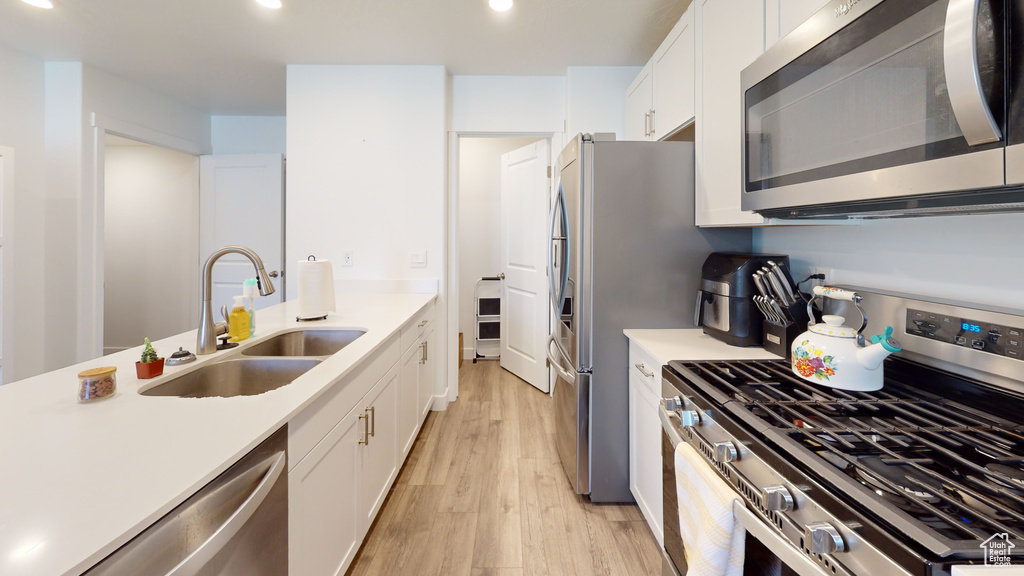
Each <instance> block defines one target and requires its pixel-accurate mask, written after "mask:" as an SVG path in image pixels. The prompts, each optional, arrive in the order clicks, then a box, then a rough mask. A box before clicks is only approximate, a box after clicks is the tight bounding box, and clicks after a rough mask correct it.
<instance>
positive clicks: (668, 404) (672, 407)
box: [665, 396, 683, 412]
mask: <svg viewBox="0 0 1024 576" xmlns="http://www.w3.org/2000/svg"><path fill="white" fill-rule="evenodd" d="M682 407H683V401H682V400H680V399H679V396H673V397H671V398H665V410H668V411H669V412H675V411H677V410H681V409H682Z"/></svg>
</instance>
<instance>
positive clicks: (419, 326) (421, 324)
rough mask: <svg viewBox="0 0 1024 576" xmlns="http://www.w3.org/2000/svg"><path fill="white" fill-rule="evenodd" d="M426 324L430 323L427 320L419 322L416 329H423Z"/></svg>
mask: <svg viewBox="0 0 1024 576" xmlns="http://www.w3.org/2000/svg"><path fill="white" fill-rule="evenodd" d="M428 322H430V321H429V320H424V321H422V322H420V323H419V324H417V325H416V327H417V328H423V327H424V326H426V325H427V323H428Z"/></svg>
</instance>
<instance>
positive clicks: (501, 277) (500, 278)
mask: <svg viewBox="0 0 1024 576" xmlns="http://www.w3.org/2000/svg"><path fill="white" fill-rule="evenodd" d="M504 279H505V273H504V272H502V273H501V274H498V280H504Z"/></svg>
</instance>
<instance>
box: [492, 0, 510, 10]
mask: <svg viewBox="0 0 1024 576" xmlns="http://www.w3.org/2000/svg"><path fill="white" fill-rule="evenodd" d="M488 3H489V4H490V5H491V9H492V10H495V11H497V12H508V11H509V10H510V9H511V8H512V0H490V1H489V2H488Z"/></svg>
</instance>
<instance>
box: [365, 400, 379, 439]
mask: <svg viewBox="0 0 1024 576" xmlns="http://www.w3.org/2000/svg"><path fill="white" fill-rule="evenodd" d="M366 411H367V412H369V413H370V436H376V435H377V434H376V431H377V409H376V408H375V407H374V406H370V407H369V408H367V409H366Z"/></svg>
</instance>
